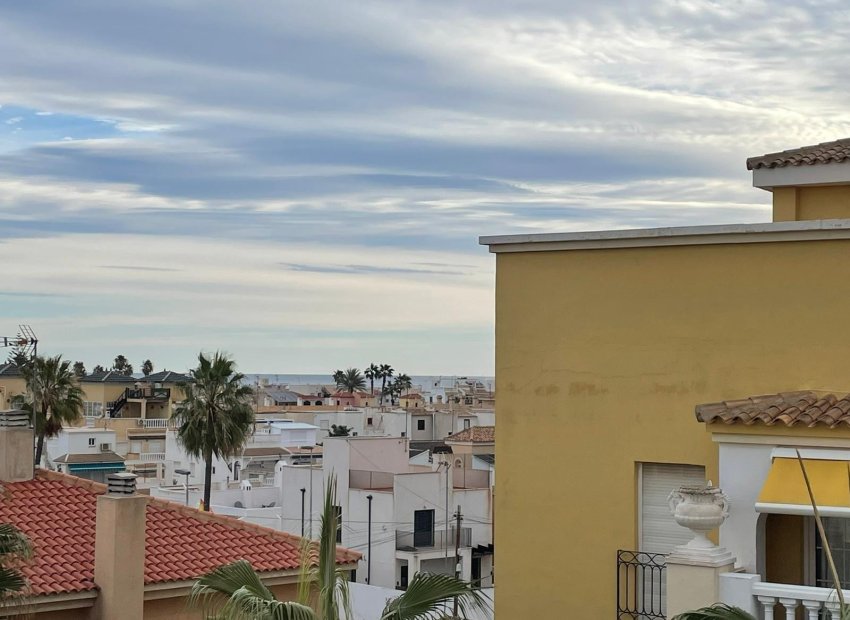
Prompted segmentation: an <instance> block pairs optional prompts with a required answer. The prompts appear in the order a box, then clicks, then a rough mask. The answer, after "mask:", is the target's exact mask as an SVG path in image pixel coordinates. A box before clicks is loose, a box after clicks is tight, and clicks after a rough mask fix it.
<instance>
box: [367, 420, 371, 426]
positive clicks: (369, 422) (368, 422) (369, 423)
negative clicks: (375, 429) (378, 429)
mask: <svg viewBox="0 0 850 620" xmlns="http://www.w3.org/2000/svg"><path fill="white" fill-rule="evenodd" d="M366 424H368V425H369V426H372V418H366Z"/></svg>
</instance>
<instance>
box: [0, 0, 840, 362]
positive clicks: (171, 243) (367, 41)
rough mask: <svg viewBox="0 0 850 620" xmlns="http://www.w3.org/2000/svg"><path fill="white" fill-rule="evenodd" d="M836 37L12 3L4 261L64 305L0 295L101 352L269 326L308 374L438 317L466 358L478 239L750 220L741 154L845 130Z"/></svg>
mask: <svg viewBox="0 0 850 620" xmlns="http://www.w3.org/2000/svg"><path fill="white" fill-rule="evenodd" d="M847 27H850V14H848V13H847V11H846V9H845V8H844V7H843V5H842V4H841V3H840V2H837V1H833V0H826V1H823V2H814V1H804V2H799V3H794V4H787V3H786V4H783V3H768V2H766V0H744V1H740V0H714V1H712V2H696V1H691V0H684V1H683V0H647V1H646V2H623V1H621V0H594V1H593V2H591V1H589V0H576V1H575V2H571V3H570V7H569V11H565V10H564V4H563V2H556V1H555V0H535V1H534V2H527V1H521V2H516V1H508V0H460V1H459V2H452V3H434V2H427V1H426V0H411V1H410V2H404V3H398V2H391V1H388V0H363V1H362V2H358V3H353V4H352V3H343V2H339V1H331V0H312V1H310V2H307V1H306V0H304V1H302V0H294V1H292V2H285V3H257V4H255V5H253V6H252V10H251V11H250V12H246V11H244V10H241V8H240V7H239V6H238V5H235V4H233V3H230V2H225V1H224V0H213V1H211V2H204V3H200V2H196V1H195V0H190V1H188V2H169V1H168V0H163V1H162V2H156V3H135V4H127V3H111V2H106V0H85V1H84V2H83V3H76V4H75V5H74V6H73V7H72V6H70V5H69V4H68V3H64V2H60V1H58V0H52V1H48V2H47V5H46V6H45V5H44V3H41V4H39V5H38V6H37V7H34V6H30V4H29V3H6V4H4V5H3V6H2V8H0V55H2V57H4V58H15V59H16V62H14V63H5V64H3V65H2V66H0V100H2V101H3V103H4V105H6V107H5V108H3V109H2V116H0V120H2V121H3V122H4V123H8V121H10V120H12V119H15V118H22V119H26V122H25V123H23V122H21V123H19V125H23V124H25V125H26V131H22V132H19V133H12V132H11V131H6V137H7V138H8V139H7V140H5V141H2V146H0V227H2V229H3V232H4V239H5V240H6V241H5V243H3V244H2V245H0V253H2V252H6V251H11V250H10V249H9V248H14V249H15V251H24V249H25V248H34V247H37V248H39V251H41V252H44V256H45V257H50V258H51V260H53V261H55V263H56V264H59V265H60V266H61V268H60V269H59V274H60V275H57V274H54V272H53V269H54V263H52V262H49V261H48V260H47V259H46V258H45V260H41V259H39V261H35V264H30V265H29V266H28V268H27V274H28V277H29V278H30V279H31V280H30V281H31V282H37V283H39V286H40V288H39V289H38V290H49V291H50V292H53V291H54V289H56V291H57V294H62V295H68V296H69V297H67V298H63V301H62V303H63V304H64V305H63V306H62V307H61V308H58V307H55V308H51V307H45V308H41V307H36V305H35V304H33V303H31V301H32V300H27V299H23V298H21V300H20V301H18V300H17V299H16V300H12V298H11V297H8V299H9V303H6V304H4V306H6V307H7V312H8V307H9V306H12V309H13V311H14V312H15V313H17V314H18V315H21V316H25V315H26V314H27V313H38V312H40V313H42V315H43V316H44V317H45V319H46V320H49V321H55V324H56V325H59V324H62V325H63V328H62V329H58V328H55V327H52V326H51V327H49V328H48V329H51V330H53V331H52V334H51V335H52V336H53V337H55V343H56V346H57V347H76V348H77V350H80V351H88V352H89V354H92V355H94V354H95V353H96V352H97V351H98V350H100V349H97V348H96V347H101V348H108V347H109V346H110V345H109V344H108V339H113V340H114V339H117V340H118V341H121V339H123V338H127V339H129V340H131V341H133V342H135V341H136V339H137V337H136V336H128V334H135V333H137V332H138V331H139V330H140V329H141V328H146V327H147V326H148V325H153V326H155V327H156V329H158V330H161V331H162V333H164V334H167V335H168V337H169V338H170V339H171V340H169V342H171V343H174V344H173V345H171V344H168V345H162V346H166V347H168V351H169V352H168V353H167V355H170V356H173V360H183V359H189V361H191V357H189V358H185V357H181V356H182V355H183V354H182V353H181V351H182V349H181V348H180V347H186V346H189V344H187V343H194V342H196V341H198V340H202V339H205V338H207V339H210V340H213V341H219V340H220V341H223V342H227V343H229V346H233V347H234V348H235V349H238V350H239V351H240V352H243V354H244V355H246V356H248V357H249V358H250V359H256V360H262V363H263V364H267V368H269V369H271V368H273V367H275V365H279V364H280V363H281V357H280V351H278V350H275V349H274V347H273V345H272V344H270V340H269V338H268V337H267V335H264V333H263V330H266V329H270V330H273V333H274V334H277V335H279V337H280V338H281V339H285V341H286V342H287V343H288V345H289V346H290V347H291V348H290V349H288V351H297V354H298V355H297V356H295V357H293V358H291V363H292V364H294V366H295V369H299V368H300V367H299V364H301V365H302V366H303V364H304V363H305V361H304V360H311V361H310V363H311V364H314V366H313V368H311V369H317V370H326V368H325V366H327V365H328V364H330V366H331V367H334V366H339V365H340V363H337V362H333V363H330V362H325V361H322V360H321V359H320V357H321V356H320V355H319V354H318V353H317V352H316V350H315V349H316V347H311V346H310V343H309V338H313V339H315V342H321V343H323V346H322V347H321V348H322V351H323V352H324V353H323V354H322V355H325V356H326V357H327V356H331V357H332V356H333V355H334V353H333V351H329V350H328V349H327V348H326V347H325V345H326V344H327V343H332V342H337V343H339V346H340V347H342V343H343V342H345V343H347V344H346V347H348V344H350V343H355V344H356V346H359V347H360V348H361V349H362V350H364V351H370V352H372V353H374V356H375V358H376V359H378V358H380V359H391V358H392V357H393V355H396V354H397V352H398V350H399V349H405V350H416V349H417V347H419V348H427V347H430V345H431V343H434V342H437V341H438V340H440V338H443V339H444V340H448V337H447V336H445V334H448V333H451V334H452V337H453V338H454V340H452V342H458V343H459V344H458V345H457V346H458V349H457V350H455V349H452V354H451V355H450V356H449V357H451V359H452V360H453V361H457V363H458V364H459V365H461V364H466V365H467V367H466V368H459V369H458V372H466V373H476V372H479V373H480V372H486V371H487V370H489V369H491V368H492V346H491V345H492V338H491V335H490V332H489V330H490V328H491V325H492V299H491V296H490V295H491V293H490V291H491V288H490V287H491V286H492V274H493V265H492V260H491V257H490V256H488V255H487V253H486V250H485V249H484V248H480V247H478V246H477V243H476V239H477V236H478V235H481V234H506V233H511V232H549V231H552V230H565V231H570V230H585V229H595V230H598V229H604V228H624V227H634V226H666V225H695V224H704V223H719V222H752V221H765V220H767V219H768V218H769V198H770V197H769V195H768V194H767V193H765V192H760V191H759V190H755V189H753V188H752V187H751V186H750V182H749V178H748V173H747V171H746V170H745V168H744V160H745V158H746V157H747V156H750V155H754V154H759V153H763V152H769V151H774V150H778V149H783V148H791V147H794V146H799V145H802V144H811V143H815V142H819V141H824V140H829V139H834V138H837V137H842V136H845V135H847V134H848V132H850V112H848V111H847V108H846V101H847V99H848V98H850V85H848V83H847V82H846V80H844V79H843V76H844V73H845V64H846V63H845V60H844V59H845V58H846V56H847V54H848V52H850V40H848V39H847V38H846V37H844V36H843V32H845V31H846V30H847ZM777 85H781V87H778V86H777ZM47 111H49V112H47ZM13 125H14V123H9V126H10V128H11V127H12V126H13ZM3 126H5V125H3ZM71 137H73V139H70V138H71ZM93 254H97V256H94V255H93ZM6 256H7V258H8V257H9V256H15V255H14V254H11V255H10V254H6ZM282 266H283V267H284V268H283V269H282V268H281V267H282ZM151 269H153V270H163V269H165V270H168V269H178V271H151ZM216 269H218V270H221V275H215V270H216ZM67 282H73V283H74V286H71V287H69V286H68V285H67ZM23 284H24V282H23V280H20V281H17V283H16V287H17V288H14V289H12V290H15V291H27V290H33V289H32V288H31V287H30V286H27V287H24V286H23ZM74 290H79V291H81V292H80V294H79V295H78V294H77V293H75V292H74ZM163 291H166V292H163ZM269 291H272V293H269ZM458 291H470V296H469V297H466V296H464V295H460V297H459V298H463V300H464V304H463V305H459V306H458V307H455V306H454V305H452V304H449V305H450V307H449V308H445V307H443V304H440V303H436V302H432V301H430V300H425V301H422V299H423V298H424V297H427V296H434V297H435V298H437V299H448V298H451V297H453V296H457V295H458V294H459V293H458ZM172 292H173V294H172ZM80 296H82V297H83V300H82V301H81V300H80V299H79V297H80ZM116 300H127V304H128V305H127V306H126V307H124V306H121V305H120V303H119V301H116ZM130 300H132V304H131V303H130ZM163 300H166V301H163ZM376 300H380V304H381V305H380V306H375V305H373V304H374V303H377V301H376ZM417 300H418V302H417ZM57 303H58V302H57ZM133 304H135V305H133ZM47 306H49V304H47ZM470 308H474V309H475V311H474V312H473V311H472V310H470ZM51 312H52V314H51ZM399 314H403V315H404V316H402V317H399V316H398V315H399ZM195 315H197V317H198V321H197V322H194V321H193V320H192V319H193V318H194V317H195ZM351 316H355V317H358V318H357V321H358V326H359V325H360V323H362V322H369V321H367V320H366V319H365V318H362V317H369V316H376V317H378V318H376V319H375V321H374V325H381V326H382V328H384V327H386V328H388V329H391V330H392V331H393V333H394V337H393V338H384V337H383V336H380V335H379V334H381V333H382V332H381V331H380V330H379V329H374V330H373V329H367V330H365V331H364V332H362V333H360V332H358V333H353V332H352V333H353V335H352V336H350V337H348V336H345V334H344V333H343V332H340V331H339V329H338V326H339V325H340V324H342V323H346V318H347V317H351ZM9 317H10V318H11V313H10V314H9ZM70 321H76V322H79V324H80V325H81V326H83V328H84V331H85V334H86V337H87V338H89V339H86V340H84V339H83V338H81V337H77V336H75V335H74V330H71V329H68V327H67V325H68V324H69V323H68V322H70ZM284 323H291V327H286V326H285V325H284ZM97 325H108V327H107V328H106V329H104V330H101V332H98V331H97ZM248 326H250V327H248ZM399 335H401V337H398V336H399ZM405 335H406V336H405ZM308 337H309V338H308ZM405 338H409V339H407V340H406V339H405ZM458 338H459V340H458ZM89 342H91V343H98V344H85V343H89ZM144 343H145V338H138V346H139V347H143V345H144ZM376 343H378V344H376ZM400 343H404V344H403V345H401V344H400ZM443 344H445V342H443ZM134 346H136V345H134ZM356 346H354V345H352V348H351V349H349V348H346V349H345V350H346V354H349V352H350V351H353V350H355V349H356ZM452 346H454V345H452ZM140 351H141V349H140ZM428 351H429V352H428V353H427V354H421V355H418V356H417V357H416V358H415V360H412V361H415V362H416V363H421V364H423V366H422V367H418V368H411V370H413V371H417V372H420V371H424V370H433V371H435V372H446V370H445V369H444V367H443V366H441V365H442V364H447V363H449V362H448V361H447V355H446V354H445V352H444V351H443V350H441V349H430V348H429V349H428ZM287 354H288V353H287ZM81 355H82V353H81ZM164 355H165V354H164ZM293 355H295V354H294V353H293ZM168 363H169V364H170V365H172V366H174V365H175V364H174V362H173V361H168ZM187 363H188V362H187ZM259 363H260V362H259V361H258V364H259ZM352 363H354V362H352ZM357 363H361V362H357ZM424 366H427V368H426V367H424ZM275 369H277V368H275Z"/></svg>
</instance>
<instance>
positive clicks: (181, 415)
mask: <svg viewBox="0 0 850 620" xmlns="http://www.w3.org/2000/svg"><path fill="white" fill-rule="evenodd" d="M189 374H190V375H191V377H192V381H191V382H186V383H182V382H181V383H179V384H178V387H179V388H180V389H181V391H182V392H183V393H184V394H185V395H186V398H185V400H183V402H181V403H180V405H179V406H178V407H177V411H176V413H175V418H176V422H177V425H178V429H177V439H178V441H179V442H180V443H181V444H182V446H183V449H184V450H186V453H187V454H188V455H189V456H192V457H195V458H201V459H203V460H204V468H205V469H204V510H209V509H210V491H211V485H212V466H213V457H214V456H215V457H217V458H220V459H227V458H230V457H233V456H235V455H236V454H238V453H239V452H241V450H242V448H243V447H244V446H245V443H246V442H247V441H248V437H249V436H250V435H251V431H252V430H253V425H254V409H253V407H252V406H251V396H252V390H251V388H250V387H249V386H247V385H243V384H242V380H243V379H244V375H242V374H241V373H239V372H236V363H235V362H234V361H233V360H231V359H228V358H227V357H226V356H225V355H223V354H222V353H219V352H216V353H215V354H214V355H213V356H212V357H211V358H210V357H207V356H205V355H204V354H203V353H200V354H199V355H198V367H197V368H195V369H194V370H192V371H190V373H189Z"/></svg>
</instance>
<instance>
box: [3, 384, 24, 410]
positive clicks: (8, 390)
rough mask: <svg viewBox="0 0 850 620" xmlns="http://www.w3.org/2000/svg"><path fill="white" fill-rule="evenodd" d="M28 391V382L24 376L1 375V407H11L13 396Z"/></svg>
mask: <svg viewBox="0 0 850 620" xmlns="http://www.w3.org/2000/svg"><path fill="white" fill-rule="evenodd" d="M26 392H27V384H26V382H25V381H24V380H23V378H22V377H0V409H11V408H12V398H14V397H15V396H18V395H19V394H26Z"/></svg>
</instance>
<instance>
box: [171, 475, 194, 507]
mask: <svg viewBox="0 0 850 620" xmlns="http://www.w3.org/2000/svg"><path fill="white" fill-rule="evenodd" d="M174 473H175V474H179V475H181V476H186V482H185V484H184V486H185V487H186V505H187V506H188V505H189V476H190V475H191V474H192V472H190V471H189V470H188V469H175V470H174Z"/></svg>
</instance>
